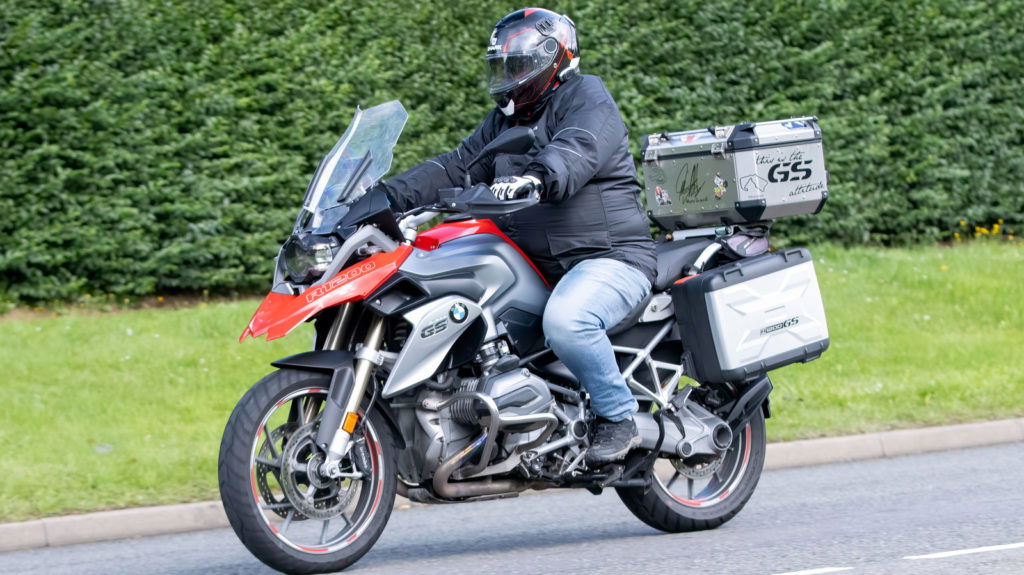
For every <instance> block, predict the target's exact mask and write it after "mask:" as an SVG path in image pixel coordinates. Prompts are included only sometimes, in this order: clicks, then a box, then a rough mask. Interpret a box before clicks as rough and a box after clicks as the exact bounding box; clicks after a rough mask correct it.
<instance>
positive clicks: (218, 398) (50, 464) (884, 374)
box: [0, 244, 1024, 521]
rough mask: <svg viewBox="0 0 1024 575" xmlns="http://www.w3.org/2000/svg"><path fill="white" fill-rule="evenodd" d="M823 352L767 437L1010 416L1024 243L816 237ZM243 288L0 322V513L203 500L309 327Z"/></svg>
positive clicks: (1017, 398)
mask: <svg viewBox="0 0 1024 575" xmlns="http://www.w3.org/2000/svg"><path fill="white" fill-rule="evenodd" d="M813 251H814V254H815V257H816V259H817V265H816V269H817V272H818V277H819V281H820V283H821V287H822V293H823V296H824V299H825V306H826V310H827V312H828V318H829V329H830V332H831V336H832V347H831V349H830V350H829V351H828V352H827V353H826V354H825V355H824V356H822V358H821V359H819V360H818V361H815V362H812V363H809V364H806V365H794V366H790V367H786V368H784V369H782V370H779V371H777V372H775V373H774V374H773V381H774V383H775V392H774V393H773V394H772V407H773V417H772V419H771V420H769V424H768V425H769V427H768V429H769V435H770V439H772V440H786V439H797V438H807V437H817V436H825V435H838V434H846V433H857V432H867V431H879V430H884V429H894V428H903V427H913V426H921V425H937V424H949V423H957V422H964V421H973V420H984V419H997V418H1003V417H1014V416H1021V415H1024V360H1022V359H1021V349H1022V344H1021V342H1022V341H1024V321H1022V320H1024V317H1022V315H1024V311H1022V302H1024V248H1022V247H1021V246H1012V245H996V244H969V245H958V246H956V247H955V248H952V249H949V248H918V249H900V250H878V249H867V248H865V249H852V250H844V249H840V248H835V247H829V246H824V247H820V248H818V249H815V250H813ZM255 306H256V302H255V301H254V300H247V301H236V302H221V303H215V304H200V305H199V306H198V307H193V308H187V309H177V310H143V311H134V312H124V313H116V314H108V315H95V314H89V315H82V314H78V313H75V312H71V313H69V314H67V315H65V316H61V317H56V318H46V319H32V320H22V321H3V322H0V362H2V363H0V365H3V366H5V369H6V374H7V376H6V382H5V384H4V386H3V390H4V392H5V393H4V400H5V401H4V405H5V407H4V411H3V418H2V420H0V444H2V445H4V446H6V447H7V452H6V457H5V460H4V466H3V469H4V471H6V473H5V481H4V482H3V483H0V521H18V520H24V519H29V518H34V517H41V516H47V515H55V514H61V513H68V512H76V511H88V510H96V509H104V508H113V507H124V506H131V505H153V504H162V503H174V502H184V501H195V500H203V499H212V498H215V497H216V496H217V487H216V484H217V480H216V459H217V449H218V446H219V439H220V434H221V432H222V430H223V426H224V423H225V421H226V420H227V417H228V415H229V413H230V412H231V409H232V408H233V406H234V403H235V402H236V401H237V400H238V398H239V397H241V395H242V394H243V393H244V392H245V390H246V389H247V388H248V387H249V386H250V385H251V384H252V383H253V382H254V381H256V380H257V379H258V378H259V377H261V376H262V375H264V374H265V373H266V372H267V371H269V365H268V363H269V362H270V361H272V360H273V359H276V358H278V357H281V356H284V355H288V354H290V353H295V352H298V351H302V350H303V349H306V348H308V346H309V343H310V340H311V337H312V332H311V330H309V328H308V326H302V327H301V328H299V329H298V330H297V333H294V334H292V335H291V336H290V337H288V338H285V339H283V340H278V341H274V342H269V343H267V342H264V341H251V340H249V341H247V342H246V343H245V344H242V345H239V344H238V343H237V338H238V334H239V333H240V332H241V330H242V328H243V327H244V325H245V322H246V321H247V320H248V318H249V315H250V314H251V313H252V311H253V309H254V308H255Z"/></svg>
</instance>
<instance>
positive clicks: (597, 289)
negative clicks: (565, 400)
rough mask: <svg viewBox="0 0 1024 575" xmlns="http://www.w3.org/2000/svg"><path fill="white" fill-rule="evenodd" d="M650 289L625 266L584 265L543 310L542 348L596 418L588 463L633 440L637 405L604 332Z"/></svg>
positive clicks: (613, 454) (617, 454)
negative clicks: (581, 391)
mask: <svg viewBox="0 0 1024 575" xmlns="http://www.w3.org/2000/svg"><path fill="white" fill-rule="evenodd" d="M650 289H651V283H650V281H649V280H648V279H647V278H646V277H645V276H644V275H643V273H641V272H640V271H639V270H637V269H635V268H633V267H632V266H630V265H628V264H625V263H622V262H620V261H617V260H612V259H606V258H599V259H592V260H585V261H583V262H580V263H579V264H577V265H576V266H575V267H573V268H572V269H571V270H570V271H569V273H567V274H565V276H564V277H563V278H562V279H561V281H559V282H558V284H557V285H556V286H555V289H554V291H553V292H552V293H551V298H550V299H549V300H548V303H547V307H546V308H545V309H544V335H545V337H546V339H547V342H548V345H549V346H551V349H552V350H554V352H555V354H556V355H557V356H558V357H559V359H561V360H562V362H563V363H565V365H566V367H568V368H569V370H570V371H571V372H572V373H573V375H575V376H576V378H577V379H579V380H580V382H581V383H582V384H583V386H584V387H585V388H586V390H587V393H588V394H589V395H590V407H591V409H592V410H593V411H594V412H595V413H596V414H597V415H598V416H599V418H600V419H599V420H598V421H599V425H598V430H597V432H596V433H595V436H594V443H593V444H592V446H591V449H590V451H589V452H588V459H590V460H591V461H592V462H601V461H613V460H615V459H618V458H621V457H623V456H625V454H626V453H627V452H628V451H629V449H630V448H631V447H632V446H634V445H636V443H637V442H638V441H639V435H638V434H637V432H636V426H635V424H634V423H633V421H632V415H633V414H634V413H636V411H637V403H636V400H635V399H633V394H632V393H630V391H629V388H628V387H627V386H626V382H625V380H623V378H622V374H621V373H620V372H619V366H618V365H617V364H616V362H615V353H614V351H613V350H612V344H611V342H610V341H609V340H608V336H607V334H606V333H605V330H607V329H608V328H610V327H612V326H614V325H615V324H617V323H618V322H619V321H621V320H622V319H623V318H625V317H626V315H627V314H628V313H629V312H630V311H631V310H632V309H633V308H634V307H635V306H636V305H637V304H639V303H640V301H641V300H643V298H644V297H645V296H646V295H647V293H648V292H649V291H650Z"/></svg>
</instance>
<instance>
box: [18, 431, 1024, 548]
mask: <svg viewBox="0 0 1024 575" xmlns="http://www.w3.org/2000/svg"><path fill="white" fill-rule="evenodd" d="M1022 441H1024V418H1019V419H1006V420H1001V421H987V422H982V423H967V424H963V425H950V426H944V427H926V428H922V429H907V430H901V431H888V432H884V433H870V434H866V435H850V436H846V437H829V438H825V439H809V440H804V441H790V442H784V443H771V444H769V445H768V452H767V455H766V459H765V469H766V470H776V469H788V468H793V467H804V466H809V465H823V464H827V463H841V462H846V461H861V460H865V459H879V458H885V457H898V456H901V455H912V454H915V453H928V452H933V451H945V450H950V449H963V448H968V447H979V446H984V445H997V444H1002V443H1015V442H1022ZM555 491H557V490H555ZM551 492H552V491H540V492H536V493H538V494H540V493H551ZM528 493H530V492H528ZM413 506H418V504H415V503H411V502H409V501H408V500H406V499H405V498H402V497H399V498H398V499H397V500H396V501H395V509H408V508H409V507H413ZM227 526H228V520H227V517H226V516H225V515H224V507H223V506H222V505H221V503H220V501H206V502H202V503H187V504H184V505H164V506H160V507H138V508H134V509H121V510H117V511H100V512H97V513H85V514H82V515H68V516H64V517H48V518H46V519H37V520H35V521H24V522H20V523H3V524H0V553H3V552H8V551H18V550H23V549H38V548H41V547H57V546H62V545H75V544H80V543H96V542H100V541H111V540H116V539H127V538H131V537H147V536H153V535H169V534H172V533H184V532H190V531H200V530H204V529H217V528H221V527H227Z"/></svg>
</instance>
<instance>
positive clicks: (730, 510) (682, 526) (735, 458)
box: [616, 410, 765, 533]
mask: <svg viewBox="0 0 1024 575" xmlns="http://www.w3.org/2000/svg"><path fill="white" fill-rule="evenodd" d="M668 425H671V424H668ZM764 454H765V429H764V414H763V413H762V412H761V410H757V412H756V413H754V415H753V416H752V417H751V418H750V421H749V422H747V425H746V426H745V427H744V428H742V429H740V430H739V432H738V433H736V434H735V437H734V438H733V442H732V445H730V446H729V449H727V450H726V451H725V453H723V454H722V455H720V456H719V457H715V458H711V457H692V458H689V459H659V460H657V461H656V462H655V464H654V469H653V470H652V474H653V477H652V480H653V485H652V486H651V488H650V489H649V490H647V492H646V493H645V492H644V488H643V487H617V488H616V491H617V492H618V494H619V498H620V499H622V502H623V503H625V504H626V507H628V508H629V510H630V511H632V512H633V515H635V516H636V517H637V518H638V519H640V520H641V521H643V522H644V523H646V524H648V525H650V526H651V527H654V528H655V529H660V530H662V531H668V532H670V533H679V532H683V531H700V530H704V529H714V528H715V527H718V526H719V525H721V524H723V523H725V522H726V521H728V520H730V519H732V518H733V517H734V516H735V515H736V514H737V513H739V512H740V510H741V509H743V506H744V505H745V504H746V503H747V500H749V499H750V496H751V495H753V493H754V488H755V487H757V482H758V480H759V479H760V478H761V469H762V468H763V467H764ZM643 456H644V455H643V454H642V453H634V454H633V455H631V457H633V458H639V457H643ZM632 461H635V459H634V460H632ZM632 461H631V462H632Z"/></svg>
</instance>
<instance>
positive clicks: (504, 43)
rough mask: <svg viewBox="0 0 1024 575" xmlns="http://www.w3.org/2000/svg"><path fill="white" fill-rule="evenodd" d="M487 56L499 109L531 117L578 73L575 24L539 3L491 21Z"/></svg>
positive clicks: (512, 114)
mask: <svg viewBox="0 0 1024 575" xmlns="http://www.w3.org/2000/svg"><path fill="white" fill-rule="evenodd" d="M485 58H486V60H487V70H488V89H489V90H490V93H491V97H492V98H494V101H495V102H497V104H498V108H499V109H501V111H502V112H504V113H505V115H506V116H518V117H523V116H529V115H531V114H533V112H535V111H537V110H538V109H539V108H540V106H541V105H542V104H543V103H544V101H545V100H546V99H547V97H548V96H549V95H550V94H551V92H553V91H554V90H555V89H556V88H558V86H559V85H560V84H561V83H562V82H565V81H566V80H568V79H569V78H570V77H571V76H572V75H573V74H575V73H576V69H577V67H578V66H579V61H580V54H579V47H578V45H577V44H576V25H575V24H573V22H572V20H570V19H569V17H568V16H561V15H559V14H556V13H554V12H552V11H550V10H544V9H543V8H524V9H522V10H516V11H515V12H513V13H511V14H509V15H508V16H505V17H504V18H502V19H501V20H499V21H498V23H497V24H495V25H494V32H492V33H491V41H490V44H488V46H487V56H485Z"/></svg>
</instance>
